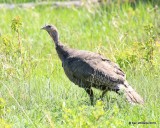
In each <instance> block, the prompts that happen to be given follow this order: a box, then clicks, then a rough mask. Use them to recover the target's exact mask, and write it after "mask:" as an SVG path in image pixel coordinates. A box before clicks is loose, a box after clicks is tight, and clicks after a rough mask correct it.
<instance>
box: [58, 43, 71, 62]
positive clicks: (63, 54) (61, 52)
mask: <svg viewBox="0 0 160 128" xmlns="http://www.w3.org/2000/svg"><path fill="white" fill-rule="evenodd" d="M68 50H69V48H67V47H66V46H64V45H63V44H62V43H57V44H56V51H57V54H58V56H59V58H60V59H61V61H64V60H65V59H66V58H67V57H68V56H69V53H68Z"/></svg>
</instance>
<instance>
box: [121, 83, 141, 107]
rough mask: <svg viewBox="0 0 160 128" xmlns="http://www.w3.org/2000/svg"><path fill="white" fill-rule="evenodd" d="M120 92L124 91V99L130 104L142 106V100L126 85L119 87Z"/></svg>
mask: <svg viewBox="0 0 160 128" xmlns="http://www.w3.org/2000/svg"><path fill="white" fill-rule="evenodd" d="M119 88H120V90H124V95H125V96H126V99H127V101H128V102H129V103H131V104H135V103H138V104H142V105H143V104H144V101H143V98H142V97H141V96H140V95H139V94H138V93H137V92H136V91H135V90H134V89H133V88H132V87H131V86H130V85H129V84H128V83H127V82H125V84H124V85H123V84H122V85H120V86H119Z"/></svg>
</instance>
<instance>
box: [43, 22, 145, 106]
mask: <svg viewBox="0 0 160 128" xmlns="http://www.w3.org/2000/svg"><path fill="white" fill-rule="evenodd" d="M42 29H44V30H46V31H47V32H48V33H49V35H50V36H51V38H52V39H53V41H54V43H55V47H56V51H57V53H58V56H59V58H60V59H61V61H62V66H63V69H64V72H65V74H66V75H67V77H68V78H69V79H70V80H71V81H72V82H73V83H75V84H76V85H78V86H79V87H81V88H84V89H85V91H86V92H87V93H88V95H89V96H90V100H91V104H92V105H93V100H94V94H93V91H92V87H94V88H97V89H100V90H102V91H103V92H102V96H101V97H103V96H104V94H105V93H106V92H107V91H115V92H117V93H118V92H119V91H120V90H123V91H124V95H125V96H126V99H127V100H128V101H129V102H130V103H133V104H134V103H139V104H143V103H144V101H143V99H142V98H141V96H140V95H139V94H138V93H137V92H136V91H135V90H134V89H133V88H132V87H131V86H130V85H129V84H128V82H127V80H126V77H125V73H124V72H123V71H122V70H121V69H120V67H119V66H118V65H117V64H115V63H113V62H111V61H110V60H108V59H107V58H105V57H103V56H102V55H100V54H97V53H93V52H89V51H84V50H76V49H72V48H69V47H66V46H64V45H63V44H62V43H61V42H60V41H59V36H58V31H57V29H56V27H55V26H52V25H47V26H44V27H43V28H42Z"/></svg>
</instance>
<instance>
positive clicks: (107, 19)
mask: <svg viewBox="0 0 160 128" xmlns="http://www.w3.org/2000/svg"><path fill="white" fill-rule="evenodd" d="M158 13H159V10H156V11H154V7H153V6H152V5H151V4H149V3H148V4H143V3H139V4H137V6H136V8H135V9H133V8H132V7H131V6H130V5H129V4H124V5H122V6H118V7H117V6H114V5H112V6H110V7H108V6H104V7H90V8H74V7H73V8H52V7H49V6H46V7H37V8H34V9H19V8H16V9H13V10H9V9H8V10H7V9H2V10H1V13H0V19H2V20H1V23H0V34H1V38H0V43H1V46H2V47H1V48H0V50H1V51H0V55H1V56H0V59H1V62H0V65H1V70H0V74H1V80H0V90H1V91H0V96H1V97H2V98H3V99H4V100H5V101H6V105H5V107H2V108H1V109H2V110H3V114H1V118H2V119H3V120H5V122H7V123H8V124H11V126H12V127H16V128H17V127H43V128H44V127H98V126H99V127H105V126H108V127H126V128H127V127H129V126H131V125H130V124H129V122H140V121H146V122H156V124H147V125H140V124H139V125H138V124H135V125H132V127H158V126H159V120H160V118H159V115H160V108H159V106H160V105H159V104H160V100H159V96H160V92H159V91H158V90H159V88H160V84H159V83H160V77H159V76H160V73H159V70H160V69H159V66H158V65H159V63H158V62H160V58H159V55H158V54H159V52H160V51H159V35H158V34H159V33H158V31H159V22H158V21H159V17H158ZM17 16H18V17H20V19H21V21H19V22H21V23H22V26H19V28H18V29H19V39H18V36H17V35H18V34H17V32H16V31H14V30H13V29H11V24H12V22H13V21H12V19H14V18H15V17H17ZM45 24H54V25H55V26H57V28H58V30H59V33H60V40H61V42H64V44H66V45H68V46H70V47H72V48H76V49H84V50H90V51H93V52H98V53H101V54H103V55H105V56H106V57H107V58H110V59H111V60H113V61H115V62H116V61H117V51H118V52H120V53H123V52H124V51H126V50H127V49H128V48H130V47H131V48H132V46H133V43H135V42H147V41H148V40H149V38H150V37H148V36H147V34H146V31H145V29H144V25H149V24H152V25H153V26H154V29H153V34H154V35H155V36H156V40H155V44H156V46H157V47H156V50H155V53H156V54H155V55H154V62H155V63H156V64H155V65H154V68H153V69H150V68H149V67H150V65H149V64H146V63H144V64H143V61H144V60H138V59H136V61H137V65H136V66H135V65H134V64H132V63H131V64H130V66H128V67H127V66H124V67H122V68H123V70H124V71H125V72H126V74H127V79H128V81H129V83H130V84H131V85H133V87H134V88H136V90H137V91H138V92H139V93H140V94H141V95H142V96H143V97H144V99H145V106H144V107H141V106H130V105H128V104H127V103H126V102H125V101H124V100H123V98H122V97H119V96H117V95H116V94H114V93H112V92H111V93H108V95H106V97H105V98H104V102H103V103H101V102H100V103H99V102H98V103H97V106H96V107H92V106H90V102H89V98H88V96H87V94H86V93H85V91H84V90H83V89H81V88H79V87H78V86H75V85H74V84H73V83H71V82H70V81H69V80H68V78H67V77H66V76H65V74H64V71H63V69H62V65H61V62H60V60H59V59H58V57H57V55H56V51H55V49H54V44H53V43H52V40H51V38H50V37H49V35H48V34H47V33H46V32H43V31H41V30H40V28H41V27H42V26H44V25H45ZM5 41H6V42H5ZM19 41H20V43H21V47H18V44H19ZM146 50H147V49H146ZM131 52H132V51H131ZM139 52H140V51H139ZM157 53H158V54H157ZM131 54H132V53H131ZM125 55H126V54H125ZM126 56H127V55H126ZM118 57H121V56H118ZM122 61H124V59H123V58H122ZM133 66H135V67H134V68H132V67H133ZM94 91H95V95H96V99H98V98H99V96H100V92H99V91H98V90H94ZM2 104H3V102H2ZM3 106H4V105H3ZM103 107H104V109H103ZM5 108H6V109H5ZM96 113H99V116H98V117H97V115H96ZM82 119H83V120H82ZM78 122H79V123H81V124H78Z"/></svg>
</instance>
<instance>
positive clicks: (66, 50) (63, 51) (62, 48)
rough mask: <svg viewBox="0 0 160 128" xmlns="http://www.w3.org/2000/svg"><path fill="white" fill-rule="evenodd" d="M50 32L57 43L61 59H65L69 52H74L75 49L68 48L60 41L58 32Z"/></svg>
mask: <svg viewBox="0 0 160 128" xmlns="http://www.w3.org/2000/svg"><path fill="white" fill-rule="evenodd" d="M49 34H50V36H51V37H52V39H53V41H54V43H55V46H56V51H57V54H58V56H59V58H60V59H61V61H64V60H65V59H66V58H67V57H68V56H69V55H70V54H69V53H70V52H72V51H73V50H72V49H70V48H67V47H66V46H64V45H63V44H62V43H60V42H59V38H58V32H56V33H53V32H51V33H49Z"/></svg>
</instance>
